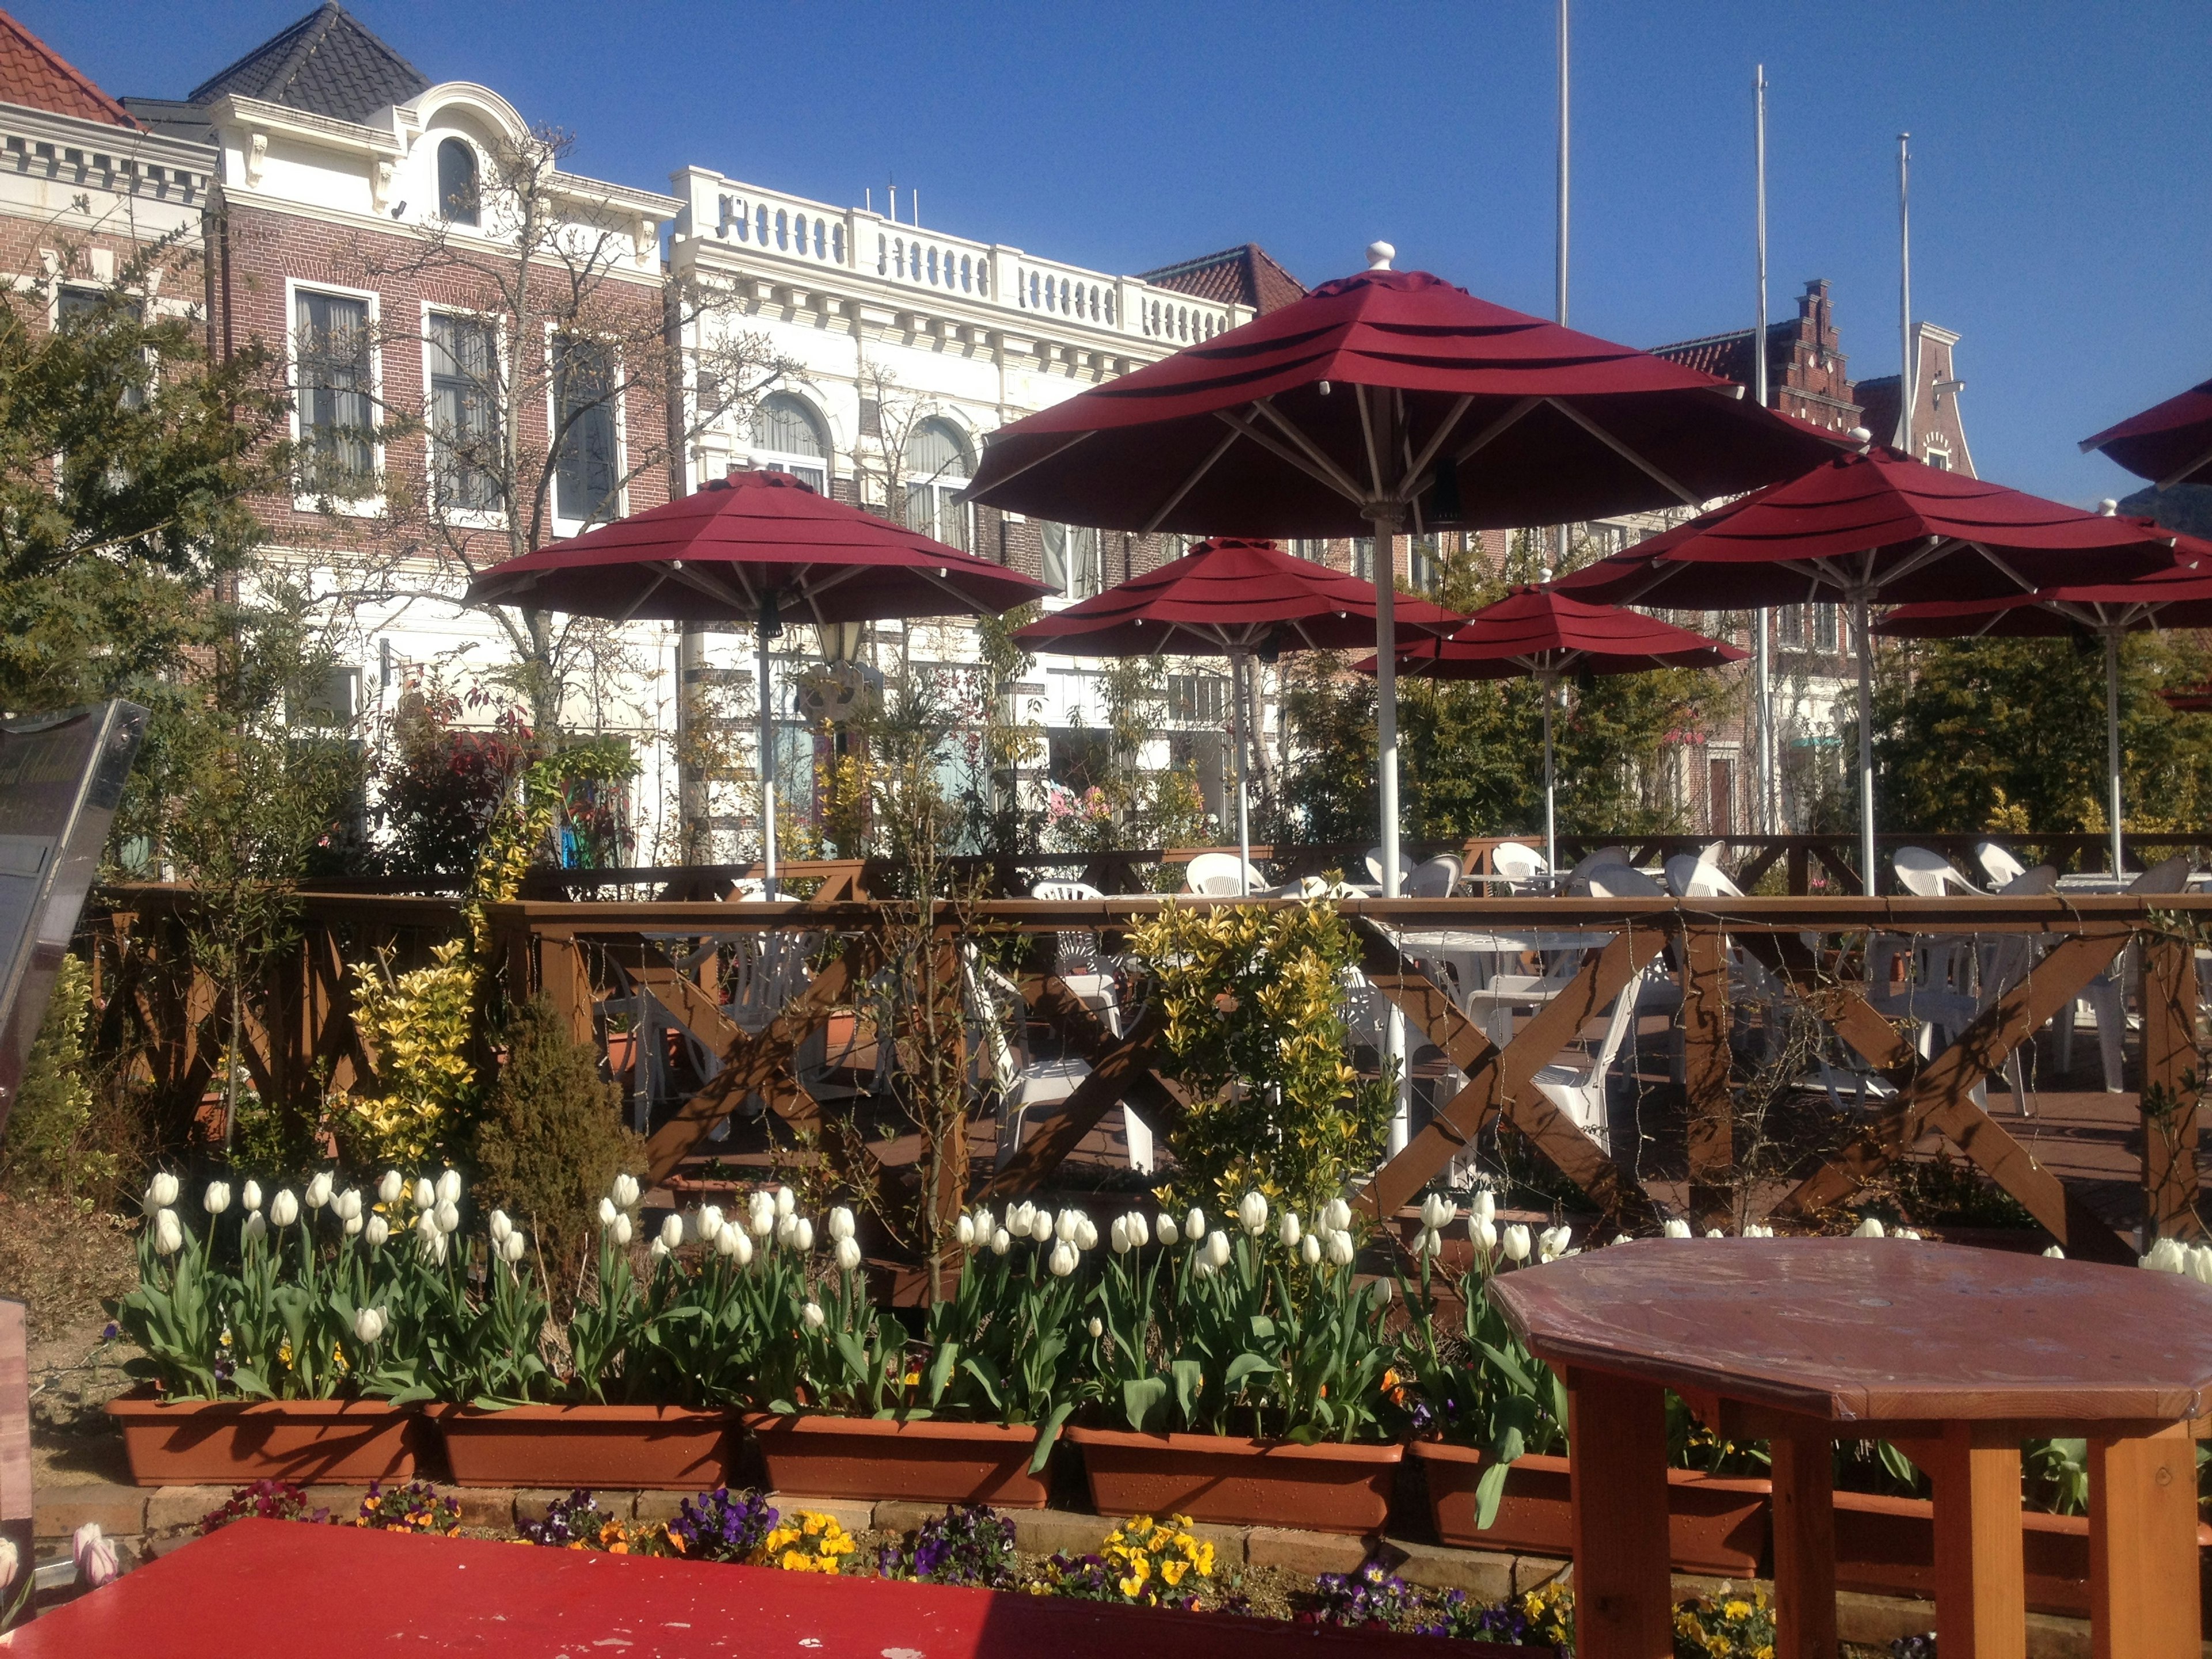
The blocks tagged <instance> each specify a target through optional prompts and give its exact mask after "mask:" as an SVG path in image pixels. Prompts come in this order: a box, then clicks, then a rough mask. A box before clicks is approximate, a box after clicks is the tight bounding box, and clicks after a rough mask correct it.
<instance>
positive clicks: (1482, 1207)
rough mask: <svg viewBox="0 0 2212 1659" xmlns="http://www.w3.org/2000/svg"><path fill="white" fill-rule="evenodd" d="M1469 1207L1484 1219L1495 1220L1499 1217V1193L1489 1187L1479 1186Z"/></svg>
mask: <svg viewBox="0 0 2212 1659" xmlns="http://www.w3.org/2000/svg"><path fill="white" fill-rule="evenodd" d="M1468 1209H1469V1212H1471V1213H1473V1214H1474V1215H1476V1216H1479V1217H1480V1218H1482V1219H1483V1220H1485V1221H1495V1220H1497V1219H1498V1194H1496V1193H1493V1192H1492V1191H1491V1190H1490V1188H1487V1187H1478V1188H1475V1193H1474V1200H1472V1202H1471V1203H1470V1204H1469V1205H1468Z"/></svg>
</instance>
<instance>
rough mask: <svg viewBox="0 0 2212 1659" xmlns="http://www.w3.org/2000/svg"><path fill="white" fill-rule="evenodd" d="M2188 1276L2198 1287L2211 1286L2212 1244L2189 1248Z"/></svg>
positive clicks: (2195, 1245) (2192, 1245)
mask: <svg viewBox="0 0 2212 1659" xmlns="http://www.w3.org/2000/svg"><path fill="white" fill-rule="evenodd" d="M2189 1276H2190V1277H2191V1279H2195V1280H2196V1281H2197V1283H2198V1284H2200V1285H2212V1244H2191V1246H2190V1247H2189Z"/></svg>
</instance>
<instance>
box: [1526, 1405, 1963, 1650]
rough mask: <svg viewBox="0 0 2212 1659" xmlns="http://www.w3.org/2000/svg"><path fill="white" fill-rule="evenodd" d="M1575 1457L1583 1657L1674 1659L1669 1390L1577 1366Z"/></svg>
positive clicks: (1570, 1457) (1578, 1632) (1578, 1637)
mask: <svg viewBox="0 0 2212 1659" xmlns="http://www.w3.org/2000/svg"><path fill="white" fill-rule="evenodd" d="M1567 1464H1568V1471H1569V1480H1570V1489H1571V1492H1572V1496H1573V1503H1574V1545H1575V1651H1576V1652H1577V1654H1578V1655H1580V1656H1581V1659H1673V1655H1674V1580H1673V1577H1672V1576H1671V1574H1670V1572H1669V1569H1668V1547H1667V1399H1666V1392H1665V1390H1663V1389H1661V1388H1660V1387H1659V1385H1658V1384H1657V1383H1639V1382H1637V1381H1635V1380H1634V1379H1632V1378H1630V1377H1626V1376H1614V1375H1613V1374H1612V1373H1610V1372H1607V1371H1592V1370H1582V1369H1580V1368H1579V1367H1577V1368H1575V1369H1571V1370H1569V1371H1568V1372H1567ZM1945 1659H1949V1656H1948V1655H1946V1656H1945Z"/></svg>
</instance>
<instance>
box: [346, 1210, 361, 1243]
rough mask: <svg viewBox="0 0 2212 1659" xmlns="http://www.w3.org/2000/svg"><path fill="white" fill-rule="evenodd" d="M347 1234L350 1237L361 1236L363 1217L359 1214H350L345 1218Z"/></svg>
mask: <svg viewBox="0 0 2212 1659" xmlns="http://www.w3.org/2000/svg"><path fill="white" fill-rule="evenodd" d="M345 1236H346V1237H348V1238H358V1237H361V1218H360V1217H359V1216H357V1215H349V1216H348V1217H347V1218H345Z"/></svg>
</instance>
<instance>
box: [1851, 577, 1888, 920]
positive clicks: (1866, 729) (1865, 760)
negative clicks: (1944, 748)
mask: <svg viewBox="0 0 2212 1659" xmlns="http://www.w3.org/2000/svg"><path fill="white" fill-rule="evenodd" d="M1851 626H1852V628H1853V629H1856V630H1857V634H1858V636H1859V860H1860V864H1859V867H1860V870H1861V872H1862V874H1861V877H1860V879H1861V880H1862V882H1863V884H1865V887H1866V891H1867V896H1868V897H1869V898H1871V897H1873V896H1875V893H1876V892H1877V891H1879V890H1880V889H1881V878H1880V876H1879V873H1878V872H1876V871H1875V866H1874V641H1873V640H1872V638H1870V637H1869V635H1868V633H1867V601H1866V595H1865V594H1864V593H1857V594H1854V595H1853V596H1852V598H1851Z"/></svg>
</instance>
